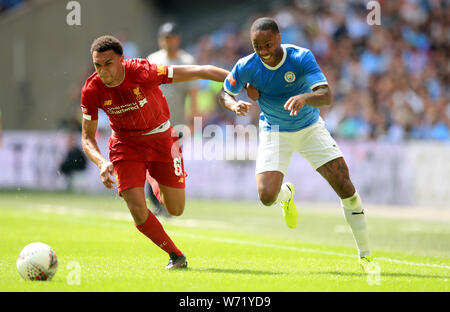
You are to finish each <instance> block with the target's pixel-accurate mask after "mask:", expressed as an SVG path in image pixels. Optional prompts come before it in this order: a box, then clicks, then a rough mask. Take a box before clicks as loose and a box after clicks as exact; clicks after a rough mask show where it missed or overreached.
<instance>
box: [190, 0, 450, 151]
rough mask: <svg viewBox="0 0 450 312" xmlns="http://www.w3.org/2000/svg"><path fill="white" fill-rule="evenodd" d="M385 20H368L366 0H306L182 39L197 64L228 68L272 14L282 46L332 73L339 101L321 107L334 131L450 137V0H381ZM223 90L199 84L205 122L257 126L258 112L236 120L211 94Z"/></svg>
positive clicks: (394, 137) (349, 135)
mask: <svg viewBox="0 0 450 312" xmlns="http://www.w3.org/2000/svg"><path fill="white" fill-rule="evenodd" d="M378 2H379V3H380V7H381V14H380V15H381V16H380V17H381V19H380V25H372V26H371V25H369V24H368V23H367V15H368V13H369V12H371V11H370V10H368V9H367V8H366V3H367V1H364V0H354V1H348V0H309V1H307V0H302V1H294V2H293V4H291V5H284V6H276V7H274V8H272V9H271V10H270V11H267V12H258V13H257V14H255V15H253V16H250V17H249V18H248V20H247V21H244V22H243V23H242V24H240V25H237V24H225V25H224V26H223V27H221V28H219V29H217V30H216V31H214V32H211V33H209V34H206V35H204V36H202V37H201V38H199V40H198V41H196V42H192V43H184V45H185V46H186V50H187V51H188V52H189V53H191V54H192V55H194V57H195V58H196V62H197V63H198V64H214V65H217V66H220V67H223V68H226V69H228V70H231V68H232V67H233V65H234V64H235V63H236V61H237V60H238V59H239V58H241V57H243V56H246V55H248V54H250V53H252V52H253V50H252V46H251V42H250V39H249V38H250V34H249V29H250V25H251V23H252V21H253V20H255V19H256V18H257V17H260V16H271V17H273V18H274V19H275V20H276V21H277V23H278V25H279V26H280V31H281V37H282V41H283V43H291V44H295V45H298V46H301V47H305V48H308V49H311V51H312V52H313V53H314V55H315V57H316V59H317V61H318V63H319V65H320V66H321V68H322V70H323V72H324V73H325V75H326V76H327V79H328V81H329V84H330V87H331V89H332V91H333V94H334V104H333V105H332V106H330V107H324V108H321V115H322V117H323V118H324V119H325V121H326V124H327V127H328V129H329V130H330V132H331V133H332V134H333V135H334V136H335V137H338V138H344V139H356V140H358V139H361V140H367V139H373V140H384V141H390V142H397V141H404V140H409V139H426V140H447V141H449V140H450V90H449V82H450V80H449V69H450V68H449V66H450V64H449V58H448V52H449V51H450V49H449V42H450V27H449V26H450V25H449V23H450V10H449V6H450V2H449V1H446V0H399V1H382V0H380V1H378ZM217 88H219V89H220V87H219V86H218V85H217V84H214V83H209V82H202V83H201V85H200V90H199V99H198V106H199V109H200V111H202V112H203V113H204V115H205V116H206V121H207V123H215V124H220V123H223V124H228V123H254V124H256V123H257V121H258V115H259V113H260V112H259V109H257V108H256V107H254V108H253V109H252V114H251V115H250V116H249V117H248V118H247V119H246V118H242V117H239V118H236V116H234V115H233V114H231V113H229V112H228V111H226V110H224V109H221V108H220V105H218V104H217V103H216V101H215V99H214V96H215V94H216V92H217Z"/></svg>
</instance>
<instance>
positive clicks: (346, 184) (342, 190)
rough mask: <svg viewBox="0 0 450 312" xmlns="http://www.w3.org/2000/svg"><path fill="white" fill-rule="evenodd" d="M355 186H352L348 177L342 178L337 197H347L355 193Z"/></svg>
mask: <svg viewBox="0 0 450 312" xmlns="http://www.w3.org/2000/svg"><path fill="white" fill-rule="evenodd" d="M355 191H356V190H355V187H354V186H353V183H352V181H351V180H350V178H347V179H343V180H342V181H340V183H339V194H338V195H339V197H340V198H348V197H351V196H353V195H354V194H355Z"/></svg>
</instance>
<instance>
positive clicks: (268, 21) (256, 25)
mask: <svg viewBox="0 0 450 312" xmlns="http://www.w3.org/2000/svg"><path fill="white" fill-rule="evenodd" d="M264 30H271V31H272V32H274V33H279V32H280V30H279V29H278V25H277V22H275V20H274V19H273V18H270V17H261V18H258V19H257V20H256V21H254V22H253V24H252V27H251V28H250V32H252V33H253V32H257V31H264Z"/></svg>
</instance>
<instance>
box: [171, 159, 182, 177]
mask: <svg viewBox="0 0 450 312" xmlns="http://www.w3.org/2000/svg"><path fill="white" fill-rule="evenodd" d="M173 168H174V169H175V175H176V176H178V177H179V176H180V175H181V174H182V173H183V168H181V158H180V157H177V158H174V159H173Z"/></svg>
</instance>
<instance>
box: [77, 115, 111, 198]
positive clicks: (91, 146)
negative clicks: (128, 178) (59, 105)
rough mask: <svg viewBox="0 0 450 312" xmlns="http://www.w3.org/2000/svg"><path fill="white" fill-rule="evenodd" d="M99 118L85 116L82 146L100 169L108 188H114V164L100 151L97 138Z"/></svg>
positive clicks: (102, 178)
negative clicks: (90, 118)
mask: <svg viewBox="0 0 450 312" xmlns="http://www.w3.org/2000/svg"><path fill="white" fill-rule="evenodd" d="M97 122H98V121H97V120H86V119H84V118H83V121H82V130H81V146H82V147H83V151H84V153H85V154H86V155H87V157H89V159H90V160H91V161H92V162H93V163H94V164H96V165H97V167H98V168H99V169H100V178H101V180H102V182H103V184H104V185H105V187H106V188H108V189H112V188H113V186H114V184H115V182H114V180H113V178H112V177H113V176H114V172H113V164H112V163H111V162H110V161H108V160H106V159H105V158H104V157H103V156H102V154H101V153H100V149H99V148H98V145H97V140H96V139H95V133H96V132H97Z"/></svg>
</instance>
